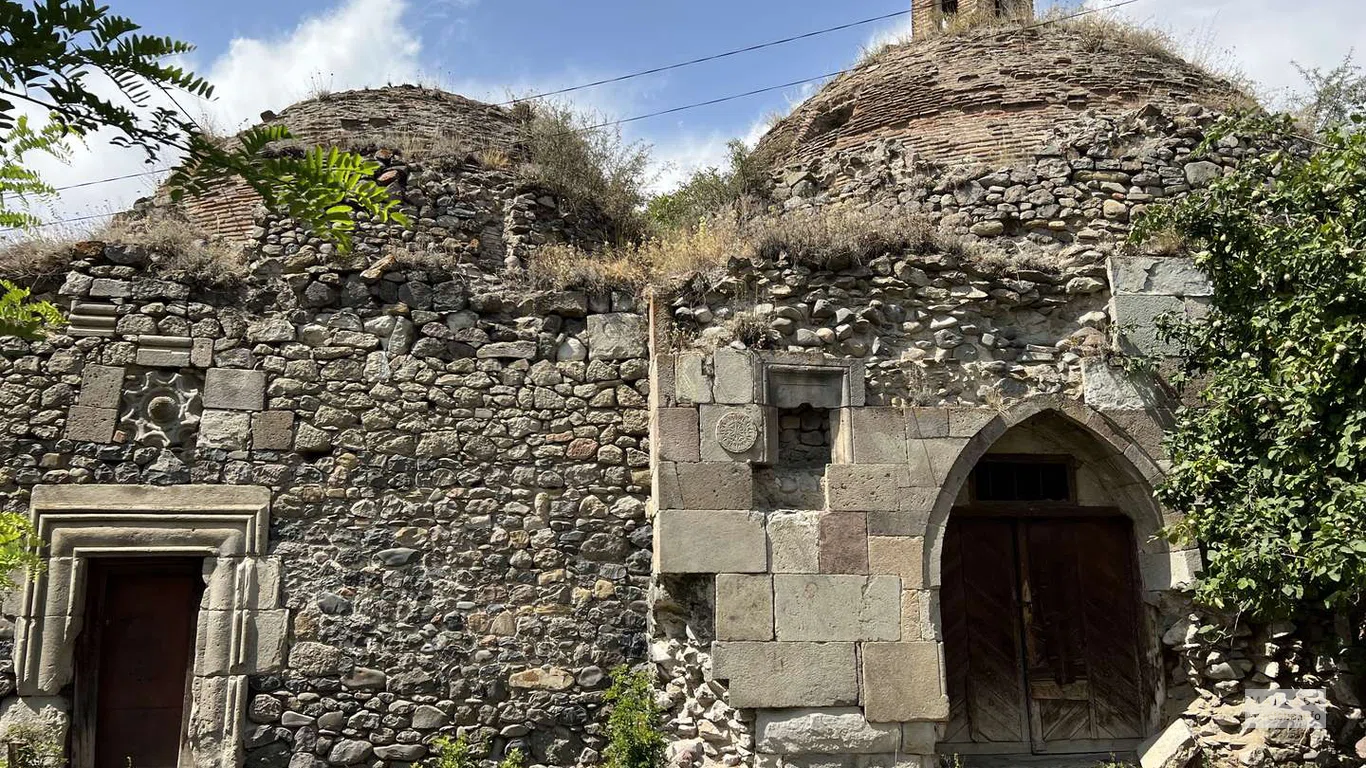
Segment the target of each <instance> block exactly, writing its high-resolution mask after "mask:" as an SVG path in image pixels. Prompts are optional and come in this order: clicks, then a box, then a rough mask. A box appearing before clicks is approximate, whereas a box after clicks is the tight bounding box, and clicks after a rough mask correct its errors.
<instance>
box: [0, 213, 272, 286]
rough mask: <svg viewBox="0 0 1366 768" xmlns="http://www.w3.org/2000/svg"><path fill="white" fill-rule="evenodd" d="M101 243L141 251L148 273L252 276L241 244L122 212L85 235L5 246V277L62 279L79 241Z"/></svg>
mask: <svg viewBox="0 0 1366 768" xmlns="http://www.w3.org/2000/svg"><path fill="white" fill-rule="evenodd" d="M89 241H98V242H103V243H109V244H113V245H119V246H124V247H127V248H132V249H140V250H142V251H144V252H145V264H143V265H142V267H143V268H144V269H145V270H146V272H147V274H150V275H153V276H155V277H159V278H165V279H170V280H179V281H182V282H186V283H190V284H194V285H223V284H227V283H231V282H235V281H238V280H241V279H242V278H244V277H245V276H246V274H247V259H246V254H245V252H244V251H243V250H242V248H241V247H240V246H236V245H232V244H230V243H227V242H225V241H223V240H219V239H215V238H210V237H208V236H206V235H205V234H204V233H203V232H201V231H199V230H198V229H196V228H195V227H193V226H192V225H191V224H190V223H189V222H187V221H186V220H185V219H183V218H181V217H179V216H175V215H169V214H165V213H160V212H153V213H151V214H148V215H147V216H143V217H133V216H117V217H115V218H114V220H113V221H112V222H110V223H109V224H108V225H106V226H105V227H104V228H102V229H100V230H97V231H95V232H92V233H90V234H87V235H83V236H81V237H75V236H72V237H35V238H30V239H28V240H23V241H19V242H15V243H11V244H9V245H6V246H4V247H3V248H0V276H2V277H6V278H10V279H14V280H19V281H21V282H23V283H24V284H26V285H34V284H39V283H46V282H49V281H52V280H57V279H59V278H60V277H62V276H63V275H65V274H66V272H67V270H68V269H69V268H70V266H71V262H72V261H73V260H74V259H75V258H76V257H77V256H78V249H77V248H76V244H77V243H79V242H89Z"/></svg>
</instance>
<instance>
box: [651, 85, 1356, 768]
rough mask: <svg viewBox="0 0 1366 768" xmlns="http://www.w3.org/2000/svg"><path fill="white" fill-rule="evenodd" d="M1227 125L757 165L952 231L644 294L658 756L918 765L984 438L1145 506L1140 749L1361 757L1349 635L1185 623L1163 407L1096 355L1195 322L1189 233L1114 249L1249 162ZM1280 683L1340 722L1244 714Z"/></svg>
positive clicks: (1158, 352) (1116, 127) (940, 673)
mask: <svg viewBox="0 0 1366 768" xmlns="http://www.w3.org/2000/svg"><path fill="white" fill-rule="evenodd" d="M1216 118H1217V115H1216V114H1215V113H1213V112H1211V111H1209V110H1206V109H1204V108H1201V107H1189V108H1179V109H1161V108H1157V107H1151V106H1150V107H1146V108H1144V109H1141V110H1138V111H1135V112H1132V113H1129V114H1126V115H1122V116H1119V117H1116V118H1095V119H1093V120H1087V121H1082V123H1081V125H1080V127H1079V128H1077V127H1076V126H1074V128H1075V129H1076V130H1075V132H1074V133H1068V134H1064V135H1059V136H1056V137H1055V139H1054V141H1053V142H1052V143H1051V144H1049V145H1048V146H1046V147H1044V148H1042V149H1040V150H1037V151H1035V152H1034V153H1033V154H1032V155H1031V156H1030V158H1029V159H1028V160H1022V161H1019V162H1017V163H1014V164H1011V165H1005V166H1000V167H995V168H989V167H985V166H978V167H973V166H967V165H963V166H958V167H957V169H956V170H952V169H950V170H946V169H944V168H939V167H936V166H932V165H928V164H921V163H918V161H917V156H916V155H915V154H914V153H913V151H912V148H911V146H909V142H907V143H904V144H903V143H902V142H900V141H899V140H892V139H888V140H879V141H877V142H875V143H874V144H871V145H868V146H860V147H857V148H853V149H850V150H848V151H835V152H831V153H827V154H824V155H822V156H821V157H820V159H817V160H813V161H811V162H810V163H809V164H806V165H800V166H795V167H790V168H788V169H787V170H786V171H779V172H777V173H775V179H776V185H775V188H774V197H775V200H776V202H777V203H779V204H780V205H782V207H784V208H785V209H787V210H788V211H794V212H796V213H797V214H799V215H800V214H807V215H821V212H822V211H827V210H829V209H830V208H832V207H834V206H854V207H860V208H864V209H865V210H868V211H871V212H875V215H876V216H880V217H898V216H907V217H909V216H914V217H923V218H925V219H928V220H929V221H931V222H933V223H934V224H935V225H937V226H938V227H939V228H940V229H941V231H942V232H944V233H946V234H951V235H956V236H957V238H958V241H957V243H955V242H954V241H953V238H951V237H950V238H944V239H941V240H940V247H939V248H938V249H930V251H931V252H929V253H922V252H909V251H908V252H905V253H895V252H893V253H887V254H885V255H882V256H878V257H875V258H872V259H871V260H869V261H867V262H866V263H856V264H848V263H826V264H821V263H816V262H813V261H812V260H810V259H804V260H802V259H796V258H791V257H789V256H788V255H787V254H784V253H779V254H776V255H774V256H773V257H771V258H755V259H753V260H750V261H742V262H738V263H736V262H733V263H732V264H731V265H730V269H729V273H730V275H732V276H734V279H733V280H732V281H731V282H730V283H729V285H728V286H727V285H725V284H723V285H722V286H721V287H718V288H715V289H711V290H709V291H699V290H696V289H695V288H690V289H688V290H684V291H681V292H679V293H678V294H675V295H669V296H661V297H659V299H658V300H657V305H656V313H657V314H656V329H655V333H654V336H653V343H654V345H655V346H654V354H653V360H652V364H653V367H654V376H655V381H654V384H653V385H652V391H653V393H654V400H653V403H652V407H653V416H652V418H653V420H654V431H653V436H654V439H653V447H654V450H655V463H654V471H655V478H654V485H653V494H654V501H655V505H656V506H657V508H658V510H659V511H658V513H657V515H658V517H657V520H656V524H655V536H656V540H655V569H656V571H657V573H658V576H657V584H656V587H657V589H656V595H655V611H654V616H655V627H656V630H655V631H656V636H657V640H656V643H655V645H654V646H653V654H652V655H653V658H654V659H655V660H656V662H657V663H658V665H659V667H660V669H661V672H662V673H663V674H664V675H665V677H666V679H667V680H668V681H669V682H668V684H667V690H668V691H669V697H668V699H667V700H668V703H669V704H671V705H672V706H673V709H672V710H671V717H672V719H671V723H670V725H671V728H672V729H673V731H674V733H675V735H676V741H675V744H674V747H673V750H672V754H673V756H674V759H675V760H676V762H678V763H679V764H683V765H696V764H703V763H710V762H720V763H723V764H732V765H733V764H736V763H737V762H746V763H748V762H750V761H753V762H754V763H755V764H756V765H764V766H780V765H781V766H787V765H791V766H808V765H835V764H838V765H841V766H846V767H849V768H852V767H854V766H873V765H878V766H880V765H889V766H890V765H903V764H908V763H909V764H918V765H926V766H928V765H931V764H933V761H934V760H935V759H936V756H937V755H942V754H943V752H942V747H941V745H940V744H939V743H938V742H939V740H940V739H942V738H943V736H944V724H945V722H946V721H947V720H948V717H949V713H948V704H947V701H946V698H945V696H946V682H945V680H944V669H943V661H942V659H943V635H942V629H941V626H940V617H939V614H938V610H939V601H940V596H939V586H940V585H939V573H940V568H939V555H940V550H939V541H940V538H941V537H942V535H943V527H944V525H945V523H946V522H947V519H948V515H949V513H950V510H951V509H952V508H953V507H954V505H955V504H956V503H959V495H960V491H961V489H962V488H963V485H964V481H965V480H966V478H967V476H968V473H969V472H970V470H971V469H972V467H973V465H974V464H975V463H976V461H977V460H978V459H979V458H981V457H982V456H984V455H987V454H988V453H991V452H999V453H1006V454H1017V453H1045V454H1054V455H1070V456H1071V457H1072V461H1073V462H1074V463H1075V464H1076V465H1077V466H1079V467H1080V468H1081V469H1079V470H1078V475H1077V482H1078V484H1079V486H1080V488H1079V503H1080V504H1081V505H1082V506H1087V505H1094V506H1100V507H1107V508H1119V509H1122V510H1123V512H1124V513H1125V514H1126V515H1128V516H1129V517H1130V519H1131V520H1132V521H1133V525H1134V530H1135V532H1136V538H1137V546H1138V551H1137V553H1136V558H1137V562H1138V568H1139V570H1140V571H1141V575H1140V578H1141V583H1142V592H1143V603H1144V607H1143V609H1142V610H1143V619H1142V620H1143V622H1144V624H1145V626H1144V628H1143V630H1142V635H1143V637H1144V641H1143V642H1144V643H1145V645H1144V647H1143V652H1144V654H1145V655H1146V660H1145V662H1144V664H1145V665H1146V669H1147V672H1146V674H1147V676H1148V683H1147V685H1148V686H1149V688H1148V690H1149V691H1150V693H1151V700H1150V701H1147V702H1145V706H1146V707H1147V712H1148V716H1147V717H1148V722H1149V725H1148V727H1149V728H1150V731H1149V732H1150V733H1151V734H1152V735H1153V736H1154V739H1155V740H1154V741H1153V742H1151V743H1149V744H1147V745H1145V746H1144V748H1143V749H1142V750H1141V751H1142V752H1144V753H1145V754H1146V755H1147V757H1146V758H1145V759H1147V760H1149V761H1150V762H1151V764H1153V765H1178V764H1180V763H1178V762H1172V763H1164V762H1162V761H1163V760H1166V759H1171V760H1176V759H1178V758H1179V756H1180V755H1182V754H1186V755H1189V754H1193V753H1194V752H1195V751H1196V750H1198V749H1200V748H1202V747H1203V749H1204V750H1205V754H1206V755H1207V756H1209V757H1211V758H1216V759H1230V760H1237V761H1241V764H1248V765H1272V764H1274V765H1292V764H1300V761H1302V760H1303V761H1316V762H1317V763H1318V764H1322V765H1335V764H1341V765H1346V764H1352V763H1351V762H1350V761H1351V759H1352V758H1349V757H1346V755H1352V754H1354V751H1353V746H1352V744H1353V742H1354V741H1355V740H1356V739H1357V738H1359V737H1360V735H1361V734H1360V731H1361V727H1360V721H1361V718H1362V712H1361V709H1360V707H1359V704H1358V700H1357V698H1356V697H1357V695H1358V693H1357V691H1356V685H1357V684H1356V682H1355V679H1354V678H1352V677H1351V676H1350V675H1344V674H1342V670H1343V669H1345V665H1346V660H1347V659H1348V658H1351V657H1352V654H1353V653H1354V652H1353V651H1351V650H1350V648H1351V646H1352V642H1351V641H1343V642H1342V643H1340V644H1339V645H1337V646H1334V642H1336V641H1334V639H1333V638H1335V637H1337V635H1336V634H1334V632H1333V631H1329V632H1324V630H1323V628H1322V627H1321V626H1318V625H1315V626H1314V627H1309V628H1304V629H1303V630H1302V631H1301V632H1300V633H1298V634H1296V635H1295V636H1294V637H1292V636H1291V633H1290V630H1288V629H1286V628H1284V627H1279V628H1278V627H1251V628H1250V627H1247V626H1246V625H1245V624H1244V625H1243V626H1242V627H1239V626H1238V624H1237V622H1236V621H1232V622H1229V621H1228V620H1227V619H1226V618H1224V617H1214V616H1208V615H1201V614H1193V613H1192V610H1191V608H1190V605H1189V601H1188V600H1187V599H1186V597H1185V596H1184V594H1185V593H1184V587H1185V586H1186V585H1187V584H1189V582H1190V581H1191V579H1192V578H1193V576H1194V575H1195V574H1196V573H1197V572H1198V571H1199V569H1200V567H1201V557H1200V553H1199V551H1198V550H1197V549H1194V548H1189V547H1169V546H1168V545H1167V544H1166V542H1165V541H1164V540H1163V539H1161V538H1160V537H1157V536H1156V535H1155V534H1156V532H1157V531H1158V529H1159V528H1160V527H1162V526H1163V525H1165V524H1169V523H1170V522H1172V519H1171V518H1170V517H1169V516H1168V515H1167V513H1165V512H1164V511H1163V510H1161V509H1159V508H1157V506H1156V504H1155V502H1154V501H1153V499H1152V488H1153V486H1154V485H1155V484H1156V483H1158V482H1159V481H1160V478H1161V475H1162V471H1163V467H1164V465H1165V456H1164V455H1163V452H1162V447H1161V433H1162V428H1163V424H1164V423H1166V421H1167V419H1168V418H1169V417H1170V413H1171V410H1172V409H1173V408H1174V407H1176V405H1177V404H1178V402H1179V395H1180V393H1178V392H1174V391H1172V390H1170V388H1169V387H1167V386H1166V385H1165V384H1164V383H1163V382H1162V381H1161V380H1160V379H1159V378H1153V377H1150V376H1147V375H1138V374H1133V373H1129V372H1126V370H1125V369H1124V367H1123V366H1122V364H1121V361H1119V360H1116V359H1114V357H1115V356H1116V354H1119V353H1130V354H1135V353H1136V354H1142V355H1150V356H1155V357H1157V358H1161V357H1162V356H1164V355H1169V354H1171V352H1172V351H1173V350H1171V348H1170V347H1168V346H1166V345H1164V344H1163V343H1161V342H1160V340H1159V338H1158V335H1157V333H1156V328H1155V326H1156V322H1157V318H1159V317H1160V316H1162V315H1164V314H1168V313H1177V314H1185V315H1188V316H1197V315H1198V314H1199V313H1200V312H1201V311H1203V307H1204V304H1205V302H1206V301H1207V299H1208V295H1209V288H1208V282H1207V281H1206V280H1205V279H1204V278H1203V276H1201V275H1200V274H1199V272H1198V271H1197V270H1195V269H1194V268H1193V266H1192V264H1191V262H1190V260H1189V259H1188V258H1185V257H1182V256H1180V255H1179V248H1178V249H1176V250H1174V251H1172V252H1157V251H1151V252H1140V251H1137V250H1135V249H1133V248H1131V247H1130V246H1128V245H1126V244H1125V238H1126V236H1127V233H1128V230H1129V225H1130V222H1131V221H1132V220H1133V219H1134V218H1135V217H1136V216H1138V215H1139V214H1140V213H1141V212H1142V210H1143V209H1144V207H1146V206H1147V205H1149V204H1151V203H1152V202H1154V201H1158V200H1171V199H1175V198H1179V197H1180V196H1181V195H1184V194H1185V193H1187V192H1189V191H1190V190H1191V189H1193V188H1195V187H1198V186H1200V185H1203V184H1206V183H1209V181H1210V180H1211V179H1213V178H1215V177H1217V176H1218V175H1220V174H1222V173H1224V172H1225V170H1226V169H1228V168H1232V167H1235V166H1236V165H1237V164H1238V163H1239V161H1240V159H1241V158H1242V157H1243V156H1244V154H1245V153H1247V152H1250V151H1256V150H1255V148H1252V147H1250V146H1248V145H1247V144H1246V143H1245V142H1243V141H1241V140H1239V139H1237V138H1232V137H1230V138H1226V139H1223V140H1221V141H1220V142H1219V143H1217V144H1216V145H1215V146H1214V147H1213V148H1212V149H1211V150H1210V151H1208V152H1204V153H1197V151H1196V150H1197V147H1198V145H1199V144H1200V143H1201V141H1202V139H1203V135H1204V131H1205V129H1207V128H1208V126H1209V125H1211V124H1212V122H1213V121H1214V120H1215V119H1216ZM755 326H758V328H759V330H756V328H755ZM798 408H800V409H801V413H803V414H806V418H807V419H808V420H811V419H818V418H820V416H818V414H823V415H824V418H825V419H826V420H827V422H828V427H827V428H826V429H825V430H822V429H821V428H820V427H819V426H816V427H815V428H813V429H808V430H807V432H809V433H811V434H813V435H820V434H823V433H826V434H829V441H830V454H829V458H828V459H827V460H826V461H825V462H823V463H821V462H814V463H813V462H797V463H798V464H803V466H792V465H791V463H789V462H784V461H783V460H782V456H783V445H784V441H785V439H786V440H787V441H788V442H789V443H790V441H791V440H792V439H793V435H792V434H789V433H790V432H791V431H792V425H793V424H794V423H796V424H801V423H802V420H801V418H800V417H797V416H796V413H797V411H796V410H795V409H798ZM794 419H795V421H794ZM798 434H802V433H798ZM785 436H786V438H785ZM799 439H800V438H799ZM811 442H812V443H817V442H819V440H818V439H816V438H814V437H813V438H811ZM788 455H791V454H790V453H789V454H788ZM806 464H812V465H811V466H805V465H806ZM1087 478H1090V479H1087ZM1193 625H1194V626H1196V627H1197V628H1198V627H1210V626H1216V625H1217V626H1222V627H1225V628H1226V631H1225V630H1216V629H1206V630H1198V629H1190V627H1191V626H1193ZM1310 648H1316V649H1319V650H1314V651H1311V650H1309V649H1310ZM1325 649H1326V650H1325ZM1286 658H1293V659H1294V660H1295V661H1293V662H1286V663H1282V661H1281V659H1286ZM1311 658H1313V659H1315V661H1312V662H1311V661H1309V659H1311ZM1310 666H1313V667H1314V668H1315V669H1317V670H1319V671H1318V672H1317V673H1312V672H1309V667H1310ZM1276 686H1281V687H1297V686H1298V687H1324V688H1327V689H1328V690H1329V696H1330V699H1331V702H1332V703H1331V705H1330V709H1331V715H1330V719H1331V720H1332V726H1331V727H1330V730H1328V731H1325V732H1321V733H1317V734H1315V735H1313V736H1311V737H1309V738H1308V739H1307V740H1305V741H1303V742H1299V743H1294V744H1290V743H1287V741H1286V739H1287V737H1286V735H1284V734H1279V735H1277V734H1272V735H1270V736H1267V735H1266V734H1263V733H1261V732H1260V731H1258V730H1257V729H1255V728H1246V727H1245V723H1246V722H1247V719H1246V715H1245V714H1243V713H1242V711H1241V709H1240V708H1241V706H1242V704H1243V696H1244V694H1245V692H1246V690H1247V689H1248V688H1257V687H1276ZM1159 736H1160V737H1162V738H1158V737H1159ZM1173 745H1175V746H1173ZM1164 750H1165V752H1164ZM1173 755H1175V756H1176V757H1173ZM1147 764H1149V763H1147V762H1145V765H1147Z"/></svg>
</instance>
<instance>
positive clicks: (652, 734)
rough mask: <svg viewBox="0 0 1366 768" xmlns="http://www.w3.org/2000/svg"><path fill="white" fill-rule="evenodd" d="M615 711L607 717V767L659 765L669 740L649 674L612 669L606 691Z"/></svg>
mask: <svg viewBox="0 0 1366 768" xmlns="http://www.w3.org/2000/svg"><path fill="white" fill-rule="evenodd" d="M607 703H608V704H610V705H611V706H612V714H611V715H609V716H608V718H607V748H606V749H605V750H603V758H604V765H605V766H606V768H659V767H660V766H662V765H663V764H664V749H665V747H666V746H667V745H668V739H666V738H665V737H664V733H663V731H662V730H660V710H659V705H657V704H656V703H655V689H654V686H653V685H652V684H651V682H650V676H649V674H647V673H645V672H632V671H631V670H630V669H628V668H627V667H625V666H621V667H617V668H616V669H614V670H612V687H611V688H609V689H608V691H607Z"/></svg>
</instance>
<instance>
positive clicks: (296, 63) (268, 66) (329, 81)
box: [205, 0, 421, 131]
mask: <svg viewBox="0 0 1366 768" xmlns="http://www.w3.org/2000/svg"><path fill="white" fill-rule="evenodd" d="M404 10H405V4H404V2H403V0H347V1H346V2H345V3H344V4H343V5H341V6H339V7H338V8H336V9H335V10H333V11H331V12H329V13H326V14H323V15H321V16H316V17H313V18H310V19H306V20H304V21H303V22H302V23H300V24H299V25H298V26H297V27H295V28H294V29H293V30H292V31H291V32H289V33H288V34H285V35H281V36H279V37H276V38H274V39H270V40H259V39H252V38H237V39H235V40H233V41H232V42H231V43H229V44H228V50H227V51H226V52H225V53H224V54H223V55H222V56H220V57H219V58H218V59H217V60H215V61H214V62H213V64H212V65H211V66H210V67H209V68H208V71H207V72H206V76H207V77H208V79H209V82H211V83H213V84H214V97H215V98H214V100H213V102H211V103H209V104H207V105H205V109H206V110H207V111H208V112H209V114H210V115H211V116H212V118H214V119H216V120H219V121H221V122H222V123H224V124H225V127H226V128H227V129H228V130H232V131H236V130H240V129H242V128H244V127H246V126H247V125H250V124H252V123H255V122H256V121H257V119H258V116H259V114H260V113H261V112H262V111H264V110H267V109H274V110H279V109H282V108H284V107H287V106H289V105H290V104H293V103H294V102H296V101H299V100H300V99H303V98H306V97H307V96H308V95H309V93H310V91H312V90H317V89H319V88H321V89H326V90H331V91H344V90H350V89H352V88H361V87H364V86H369V85H383V84H385V83H391V82H392V83H398V82H411V81H413V80H415V79H416V78H417V76H418V74H419V72H420V68H419V66H418V53H419V52H420V50H421V46H420V45H419V43H418V40H417V36H416V35H415V34H414V33H413V32H412V31H410V30H408V29H407V28H405V27H404V25H403V12H404Z"/></svg>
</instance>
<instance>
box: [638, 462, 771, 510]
mask: <svg viewBox="0 0 1366 768" xmlns="http://www.w3.org/2000/svg"><path fill="white" fill-rule="evenodd" d="M655 499H656V501H658V503H659V508H660V509H750V508H751V507H752V506H753V505H754V472H753V470H752V469H751V468H750V465H748V464H745V463H743V462H738V461H706V462H702V463H700V464H681V463H674V462H670V461H661V462H658V464H657V465H656V471H655Z"/></svg>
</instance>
